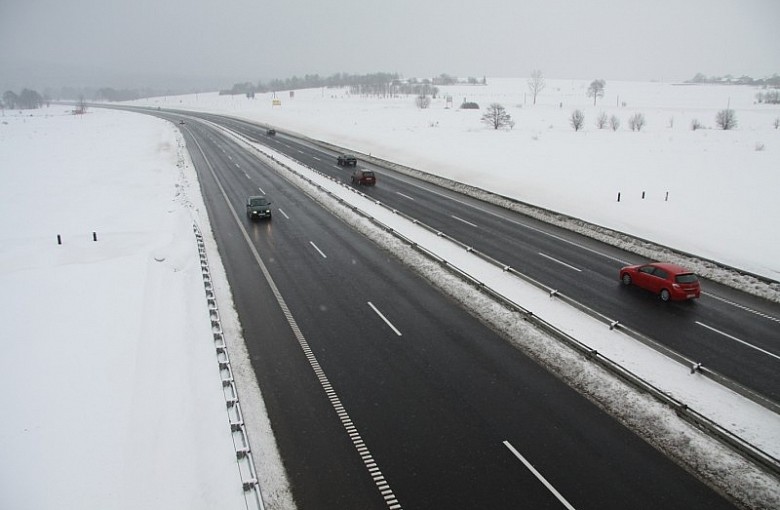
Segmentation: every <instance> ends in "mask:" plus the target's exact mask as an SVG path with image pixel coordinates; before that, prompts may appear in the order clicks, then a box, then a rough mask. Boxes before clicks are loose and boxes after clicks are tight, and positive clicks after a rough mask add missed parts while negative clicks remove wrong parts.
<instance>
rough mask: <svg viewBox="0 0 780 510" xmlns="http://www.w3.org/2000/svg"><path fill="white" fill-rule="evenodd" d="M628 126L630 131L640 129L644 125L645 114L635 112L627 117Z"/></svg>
mask: <svg viewBox="0 0 780 510" xmlns="http://www.w3.org/2000/svg"><path fill="white" fill-rule="evenodd" d="M628 127H630V128H631V131H642V128H643V127H645V116H644V114H642V113H635V114H633V115H632V116H631V117H630V118H629V119H628Z"/></svg>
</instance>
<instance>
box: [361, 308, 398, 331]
mask: <svg viewBox="0 0 780 510" xmlns="http://www.w3.org/2000/svg"><path fill="white" fill-rule="evenodd" d="M368 306H370V307H371V308H372V309H373V310H374V312H376V314H377V315H378V316H379V317H380V318H381V319H382V320H383V321H385V324H387V325H388V326H390V328H391V329H392V330H393V331H395V334H396V335H398V336H401V332H400V331H398V328H396V327H395V326H393V324H392V323H391V322H390V321H389V320H387V317H385V316H384V315H382V312H380V311H379V309H377V307H375V306H374V303H372V302H371V301H368Z"/></svg>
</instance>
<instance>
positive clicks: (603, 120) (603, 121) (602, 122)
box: [596, 112, 609, 129]
mask: <svg viewBox="0 0 780 510" xmlns="http://www.w3.org/2000/svg"><path fill="white" fill-rule="evenodd" d="M608 121H609V119H608V118H607V114H606V113H604V112H601V113H600V114H599V116H598V117H596V127H597V128H599V129H604V128H605V127H607V122H608Z"/></svg>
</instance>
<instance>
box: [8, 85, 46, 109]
mask: <svg viewBox="0 0 780 510" xmlns="http://www.w3.org/2000/svg"><path fill="white" fill-rule="evenodd" d="M48 102H49V101H48V99H47V98H44V97H43V96H42V95H40V94H39V93H38V92H37V91H35V90H30V89H23V90H22V91H21V92H20V93H19V94H17V93H16V92H14V91H12V90H6V91H5V92H4V93H3V102H2V104H3V108H6V109H8V110H17V109H18V110H34V109H36V108H40V107H41V106H43V105H44V104H48Z"/></svg>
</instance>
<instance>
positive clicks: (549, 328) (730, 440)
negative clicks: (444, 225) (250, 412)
mask: <svg viewBox="0 0 780 510" xmlns="http://www.w3.org/2000/svg"><path fill="white" fill-rule="evenodd" d="M231 133H232V132H231ZM232 134H233V135H234V136H239V137H240V138H243V137H242V136H241V135H237V134H236V133H232ZM244 141H247V140H246V139H245V140H244ZM250 146H251V147H253V148H254V149H255V150H256V151H257V152H259V153H260V154H262V155H263V156H265V157H266V158H269V159H270V160H272V161H274V162H275V163H277V164H278V165H280V166H282V167H283V168H285V169H286V170H288V171H289V172H291V173H293V174H295V175H296V176H297V177H298V178H300V179H303V180H305V181H306V182H308V183H309V184H310V185H312V186H314V187H316V188H317V189H318V190H320V191H322V192H323V193H326V194H328V195H329V196H331V197H332V198H333V199H334V200H336V201H337V202H339V203H340V204H341V205H343V206H345V207H347V208H349V209H351V210H352V211H354V212H355V213H357V214H359V215H361V216H363V217H364V218H366V219H368V220H369V221H371V222H372V223H373V224H374V225H376V226H378V227H379V228H381V229H382V230H384V231H386V232H388V233H390V234H392V235H393V236H394V237H396V238H397V239H400V240H402V241H403V242H405V243H407V244H408V245H409V246H410V247H411V248H413V249H414V250H416V251H418V252H419V253H422V254H423V255H425V256H426V257H428V258H430V259H431V260H434V261H436V262H437V263H439V264H440V265H442V266H443V267H445V268H447V269H448V270H449V271H450V272H452V273H453V274H455V275H457V276H458V277H460V278H461V279H463V280H464V281H466V282H467V283H470V284H471V285H474V286H475V288H476V289H477V290H479V291H480V292H483V293H485V294H487V295H489V296H491V297H493V298H494V299H496V300H497V301H498V302H500V303H502V304H503V305H504V306H506V307H507V308H509V309H510V310H514V311H516V312H518V313H520V314H521V315H522V317H523V320H526V321H528V322H529V323H531V324H534V325H535V326H536V327H537V328H539V329H540V330H542V331H545V332H547V333H548V334H550V335H552V336H553V337H555V338H557V339H559V340H562V341H564V342H565V343H566V344H568V345H569V346H571V347H572V348H574V349H575V350H577V351H579V352H581V353H582V354H583V355H585V356H586V357H587V358H588V359H590V360H591V361H594V362H596V363H598V364H599V365H601V366H602V367H604V368H606V369H607V370H609V371H610V372H611V373H613V374H615V375H617V376H618V377H620V378H621V379H623V380H624V381H626V382H628V383H629V384H631V385H633V386H634V387H636V388H638V389H640V390H642V391H645V392H647V393H648V394H650V395H652V396H653V397H654V398H655V399H656V400H658V401H659V402H661V403H663V404H665V405H668V406H669V407H671V408H672V409H673V410H674V411H675V413H676V414H677V415H678V416H680V417H681V418H682V419H684V420H686V421H687V422H689V423H690V424H692V425H694V426H696V427H698V428H699V429H702V430H704V431H706V432H707V433H708V434H709V435H710V436H712V437H714V438H716V439H718V440H719V441H721V442H722V443H723V444H725V445H728V446H729V447H731V448H733V449H734V450H736V451H738V452H739V453H741V454H742V455H744V456H746V457H748V458H750V459H752V460H753V461H755V462H756V463H758V464H759V465H761V466H763V467H764V468H766V469H768V470H769V471H771V472H773V473H774V474H775V475H780V459H777V458H775V457H773V456H772V455H770V454H768V453H766V452H764V451H763V450H761V449H760V448H758V447H757V446H755V445H753V444H751V443H749V442H748V441H746V440H744V439H742V438H741V437H739V436H738V435H736V434H734V433H732V432H731V431H729V430H726V429H725V428H723V427H721V426H720V425H719V424H718V423H716V422H714V421H712V420H710V419H709V418H707V417H706V416H704V415H702V414H701V413H699V412H697V411H695V410H693V409H691V408H689V407H688V406H687V405H686V404H685V403H684V402H681V401H679V400H677V399H675V398H673V397H671V396H669V395H668V394H667V393H666V392H664V391H663V390H662V389H660V388H658V387H656V386H654V385H652V384H650V383H649V382H647V381H645V380H643V379H642V378H641V377H639V376H638V375H636V374H634V373H633V372H631V371H629V370H627V369H625V368H624V367H622V366H620V365H619V364H618V363H617V362H615V361H613V360H611V359H609V358H608V357H606V356H604V355H603V354H601V353H599V352H598V351H597V350H595V349H591V348H590V347H588V346H587V345H585V344H583V343H582V342H580V341H579V340H577V339H576V338H574V337H572V336H571V335H569V334H568V333H566V332H564V331H562V330H560V329H558V328H557V327H555V326H554V325H552V324H550V323H549V322H547V321H545V320H544V319H542V318H540V317H538V316H536V315H535V314H534V313H533V312H531V311H530V310H527V309H525V308H523V307H522V306H520V305H519V304H517V303H515V302H513V301H512V300H511V299H509V298H507V297H506V296H504V295H502V294H500V293H499V292H497V291H495V290H493V289H491V288H490V287H488V286H487V285H485V284H484V283H482V282H481V281H479V280H478V279H477V278H475V277H473V276H471V275H470V274H469V273H468V272H466V271H464V270H462V269H460V268H458V267H457V266H455V265H453V264H451V263H450V262H448V261H447V260H445V259H443V258H442V257H440V256H438V255H436V254H435V253H432V252H430V251H429V250H427V249H426V248H424V247H422V246H420V245H419V244H417V243H415V242H414V241H412V240H410V239H409V238H407V237H405V236H403V235H402V234H400V233H399V232H397V231H395V230H394V229H393V228H391V227H389V226H387V225H385V224H384V223H382V222H381V221H379V220H377V219H376V218H374V217H372V216H371V215H369V214H366V213H365V212H363V211H362V210H360V208H358V207H356V206H354V205H352V204H350V203H348V202H346V201H345V200H343V199H342V198H341V197H338V196H336V195H334V194H332V193H331V192H330V191H328V190H327V189H325V188H323V187H322V186H320V185H319V184H318V183H316V182H314V181H312V180H311V179H309V178H308V177H307V176H306V175H303V174H302V173H300V172H298V171H296V170H295V169H294V168H291V167H290V166H288V165H286V164H285V163H284V162H282V161H279V160H278V159H277V158H276V157H275V156H274V155H273V154H269V153H267V152H264V151H262V150H261V149H259V148H258V147H256V146H254V145H250ZM298 164H300V165H301V166H302V167H305V168H306V169H308V170H310V171H312V172H315V173H317V174H318V175H321V176H322V177H324V178H327V179H329V180H331V181H332V182H337V183H338V184H340V185H342V186H346V185H345V184H344V183H343V182H340V181H337V180H336V179H333V178H331V177H330V176H327V175H325V174H323V173H322V172H319V171H318V170H316V169H314V168H311V167H309V166H307V165H304V164H303V163H298ZM346 187H347V189H349V190H351V191H353V192H355V193H358V194H360V195H362V196H363V197H365V198H368V199H370V200H371V201H372V202H374V203H375V204H377V205H379V206H381V207H384V208H385V209H387V210H389V211H391V212H392V213H394V214H397V215H399V216H401V217H403V218H404V219H406V220H408V221H411V222H412V223H414V224H416V225H418V226H420V227H422V228H424V229H426V230H428V231H430V232H432V233H434V234H436V235H437V236H439V237H443V238H445V239H447V240H448V241H450V242H452V243H455V244H456V245H458V246H460V247H462V248H464V249H465V250H467V251H468V252H469V253H472V254H474V255H476V256H478V257H480V258H482V259H483V260H485V261H487V262H489V263H491V264H493V265H495V266H497V267H500V268H502V269H503V270H504V271H506V272H507V273H509V274H511V275H513V276H515V277H517V278H520V279H522V280H523V281H526V282H528V283H531V284H532V285H534V286H536V287H538V288H540V289H543V290H545V291H547V292H549V293H550V296H551V297H552V298H557V299H560V300H561V301H564V302H565V303H568V304H569V305H571V306H573V307H574V308H576V309H578V310H580V311H582V312H584V313H586V314H588V315H590V316H591V317H594V318H596V319H597V320H599V321H601V322H603V323H605V324H606V325H607V326H608V327H609V328H610V329H611V330H612V329H618V330H620V331H621V332H623V333H625V334H627V335H628V336H630V337H632V338H634V339H636V340H638V341H640V342H642V343H644V344H645V345H647V346H648V347H651V348H653V349H655V350H657V351H658V352H660V353H661V354H664V355H666V356H667V357H669V358H670V359H673V360H675V361H677V362H678V363H681V364H683V365H685V366H686V367H687V369H688V370H692V371H697V372H699V373H701V374H702V375H704V376H707V377H709V378H711V379H713V380H714V381H716V382H718V383H719V384H721V385H723V386H725V387H727V388H729V389H731V390H732V391H735V392H737V393H738V394H740V395H742V396H743V397H745V398H748V399H749V400H751V401H753V402H755V403H757V404H759V405H761V406H763V407H765V408H766V409H768V410H770V411H772V412H775V413H778V412H779V411H780V404H778V403H776V402H774V401H772V400H771V399H768V398H766V397H764V396H762V395H759V394H757V393H755V392H754V391H752V390H750V389H749V388H746V387H744V386H743V385H741V384H739V383H738V382H736V381H733V380H731V379H729V378H728V377H726V376H724V375H722V374H719V373H717V372H715V371H712V370H709V369H707V368H706V367H704V366H703V365H702V364H700V363H696V362H693V361H692V360H690V359H688V358H686V357H685V356H683V355H682V354H680V353H677V352H676V351H674V350H672V349H669V348H668V347H666V346H663V345H661V344H660V343H658V342H656V341H654V340H652V339H650V338H649V337H647V336H645V335H642V334H641V333H639V332H637V331H634V330H632V329H631V328H628V327H626V326H624V325H622V324H621V323H620V322H618V321H615V320H612V319H610V318H608V317H606V316H605V315H603V314H601V313H599V312H597V311H595V310H593V309H591V308H589V307H587V306H586V305H584V304H582V303H579V302H577V301H576V300H574V299H573V298H570V297H568V296H566V295H565V294H563V293H561V292H558V291H557V290H555V289H552V288H551V287H549V286H547V285H544V284H543V283H541V282H538V281H536V280H534V279H533V278H531V277H529V276H527V275H524V274H522V273H521V272H519V271H517V270H515V269H513V268H512V267H510V266H508V265H506V264H502V263H501V262H500V261H498V260H496V259H494V258H492V257H490V256H489V255H487V254H484V253H481V252H479V251H478V250H475V249H473V248H472V247H470V246H468V245H466V244H465V243H462V242H460V241H458V240H457V239H455V238H453V237H450V236H449V235H447V234H445V233H444V232H442V231H440V230H438V229H435V228H433V227H431V226H429V225H427V224H425V223H423V222H421V221H419V220H417V219H415V218H412V217H411V216H409V215H407V214H405V213H403V212H400V211H398V210H397V209H393V208H391V207H389V206H387V205H385V204H383V203H381V202H380V201H378V200H376V199H373V198H371V197H368V196H367V195H365V194H363V193H361V192H359V191H357V190H355V189H354V188H352V187H349V186H346Z"/></svg>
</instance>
